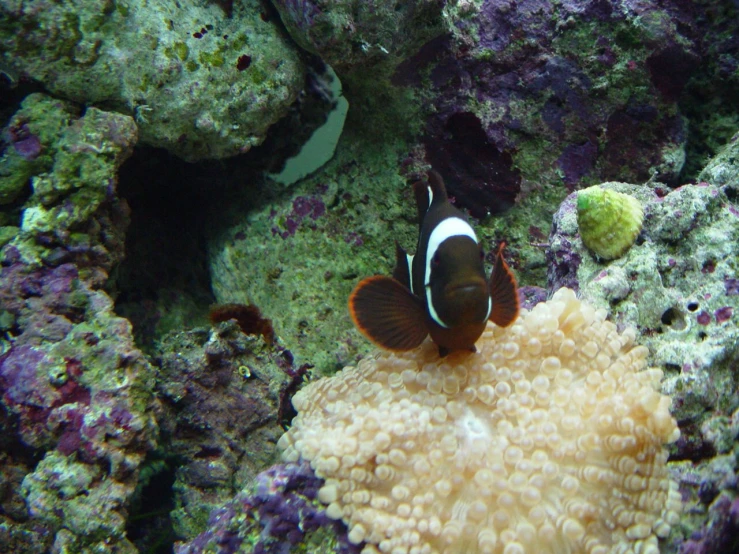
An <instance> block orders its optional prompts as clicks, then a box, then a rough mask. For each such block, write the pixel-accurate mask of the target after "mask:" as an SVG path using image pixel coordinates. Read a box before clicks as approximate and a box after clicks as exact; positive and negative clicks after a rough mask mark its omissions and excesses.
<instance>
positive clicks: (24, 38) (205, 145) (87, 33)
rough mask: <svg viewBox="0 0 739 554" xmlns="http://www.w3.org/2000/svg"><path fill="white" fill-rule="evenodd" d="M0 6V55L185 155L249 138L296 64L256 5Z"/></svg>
mask: <svg viewBox="0 0 739 554" xmlns="http://www.w3.org/2000/svg"><path fill="white" fill-rule="evenodd" d="M223 5H224V6H231V9H230V10H229V13H227V12H226V11H225V10H224V8H222V7H221V6H219V3H218V2H210V1H208V0H195V1H191V2H181V3H175V2H170V1H155V2H146V1H143V0H127V1H123V2H112V1H104V2H89V1H86V0H73V1H70V2H55V1H50V0H43V1H40V2H34V3H33V4H32V5H30V4H26V3H23V2H17V1H15V0H3V1H2V2H0V15H1V16H2V19H3V25H2V26H0V59H1V60H2V62H3V64H4V65H6V66H7V67H8V68H9V69H12V70H13V71H14V72H17V73H18V74H19V75H21V76H28V77H30V78H32V79H35V80H38V81H40V82H41V83H42V84H43V85H44V86H45V87H46V88H47V89H48V90H49V91H51V92H53V93H54V94H57V95H59V96H61V97H63V98H66V99H69V100H74V101H77V102H80V103H82V104H94V105H99V106H106V107H109V108H113V109H115V110H118V111H120V112H123V113H127V114H129V115H131V116H133V117H135V119H136V122H137V123H138V125H139V127H140V138H141V141H142V143H144V144H149V145H152V146H160V147H163V148H166V149H167V150H169V151H171V152H173V153H175V154H177V155H179V156H181V157H182V158H184V159H187V160H200V159H210V158H224V157H227V156H233V155H235V154H238V153H241V152H246V151H247V150H249V149H250V148H251V147H252V146H254V145H256V144H259V143H261V142H262V141H263V140H264V138H265V135H266V132H267V128H268V127H269V126H270V125H271V124H272V123H274V122H276V121H277V120H278V119H279V118H280V117H281V116H282V115H284V114H285V113H286V112H287V110H288V107H289V106H290V104H292V102H293V101H294V100H295V98H296V97H297V95H298V93H299V91H300V89H301V87H302V85H303V76H304V67H303V64H302V62H300V60H299V58H298V55H297V52H296V50H295V48H294V47H293V46H292V45H291V43H290V41H289V40H288V38H287V37H286V36H284V33H282V32H281V31H280V29H279V28H278V26H277V24H276V21H274V20H271V19H270V18H269V16H268V14H267V12H265V11H264V9H263V7H262V6H261V5H260V3H259V2H257V1H249V2H228V3H225V2H224V3H223Z"/></svg>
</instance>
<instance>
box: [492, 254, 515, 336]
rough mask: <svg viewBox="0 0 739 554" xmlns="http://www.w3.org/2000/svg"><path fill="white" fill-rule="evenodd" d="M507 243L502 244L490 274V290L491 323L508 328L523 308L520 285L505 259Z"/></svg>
mask: <svg viewBox="0 0 739 554" xmlns="http://www.w3.org/2000/svg"><path fill="white" fill-rule="evenodd" d="M504 248H505V242H502V243H501V244H500V247H499V248H498V253H497V255H496V256H495V264H494V265H493V271H492V273H491V274H490V283H489V284H488V290H489V291H490V298H491V299H492V304H493V309H492V311H491V312H490V317H489V318H488V319H489V320H490V321H492V322H493V323H495V324H496V325H498V326H499V327H508V326H509V325H511V324H512V323H513V322H514V321H516V318H517V317H518V313H519V312H520V310H521V306H520V303H519V300H518V284H517V283H516V278H515V277H514V276H513V272H512V271H511V268H510V267H508V264H507V263H506V262H505V260H504V259H503V249H504Z"/></svg>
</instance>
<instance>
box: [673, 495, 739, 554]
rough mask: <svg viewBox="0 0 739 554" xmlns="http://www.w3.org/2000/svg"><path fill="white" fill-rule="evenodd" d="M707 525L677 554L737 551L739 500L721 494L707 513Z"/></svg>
mask: <svg viewBox="0 0 739 554" xmlns="http://www.w3.org/2000/svg"><path fill="white" fill-rule="evenodd" d="M708 517H709V524H708V525H707V526H706V527H705V528H704V529H701V530H700V531H697V532H696V533H695V534H694V535H693V536H692V537H691V538H690V540H688V541H686V542H685V543H684V544H683V545H682V546H681V548H680V550H679V554H719V553H722V552H736V551H737V550H739V500H737V499H732V498H731V496H729V495H728V494H722V495H721V496H720V497H719V498H718V499H717V500H716V501H715V502H714V503H713V504H711V507H710V510H709V513H708Z"/></svg>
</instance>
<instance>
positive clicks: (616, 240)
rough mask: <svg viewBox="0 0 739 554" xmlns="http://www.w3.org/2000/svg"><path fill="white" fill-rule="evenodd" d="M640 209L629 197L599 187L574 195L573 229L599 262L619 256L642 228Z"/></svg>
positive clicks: (632, 198)
mask: <svg viewBox="0 0 739 554" xmlns="http://www.w3.org/2000/svg"><path fill="white" fill-rule="evenodd" d="M643 220H644V210H643V208H642V206H641V204H640V203H639V200H637V199H636V198H634V197H633V196H631V195H628V194H624V193H622V192H616V191H615V190H610V189H604V188H601V187H599V186H594V187H590V188H587V189H583V190H581V191H579V192H578V193H577V226H578V227H579V230H580V238H582V241H583V244H585V246H586V247H587V248H588V249H590V250H591V251H592V252H593V253H595V254H596V255H597V256H598V257H600V258H601V259H603V260H613V259H616V258H619V257H621V256H623V255H624V254H625V253H626V252H627V250H628V249H629V248H631V245H633V244H634V241H636V237H638V236H639V233H640V232H641V228H642V222H643Z"/></svg>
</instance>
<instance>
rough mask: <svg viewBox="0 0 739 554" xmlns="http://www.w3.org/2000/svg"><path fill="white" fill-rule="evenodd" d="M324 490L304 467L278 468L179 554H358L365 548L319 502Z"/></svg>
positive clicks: (225, 507)
mask: <svg viewBox="0 0 739 554" xmlns="http://www.w3.org/2000/svg"><path fill="white" fill-rule="evenodd" d="M322 484H323V480H322V479H319V478H318V477H316V476H315V475H314V474H313V471H312V470H311V468H310V465H309V464H308V463H306V462H303V463H300V464H278V465H275V466H273V467H272V468H270V469H269V470H266V471H263V472H262V473H260V474H259V475H258V476H257V477H256V479H255V482H254V483H253V484H252V485H251V486H250V487H249V488H247V489H245V490H244V491H242V492H241V493H239V494H238V495H236V497H234V499H233V500H230V501H229V502H227V503H225V504H223V505H222V506H221V507H219V508H217V509H215V510H213V512H211V515H210V519H209V520H208V528H207V530H206V531H204V532H203V533H201V534H200V535H199V536H197V537H196V538H194V539H193V540H192V541H190V542H188V543H180V544H178V545H177V546H175V554H205V553H208V552H218V553H219V554H237V553H243V554H247V553H248V554H252V553H253V554H288V553H290V552H297V551H298V549H299V551H300V552H306V553H307V554H324V553H326V554H327V553H336V554H359V552H360V551H361V548H362V545H354V544H351V543H350V542H349V541H348V538H347V531H346V527H345V526H344V525H343V524H342V523H341V522H337V521H334V520H331V519H329V517H328V516H327V515H326V510H325V508H324V506H323V505H322V504H321V503H320V502H318V500H317V499H316V497H317V495H318V489H319V488H320V487H321V485H322Z"/></svg>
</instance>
